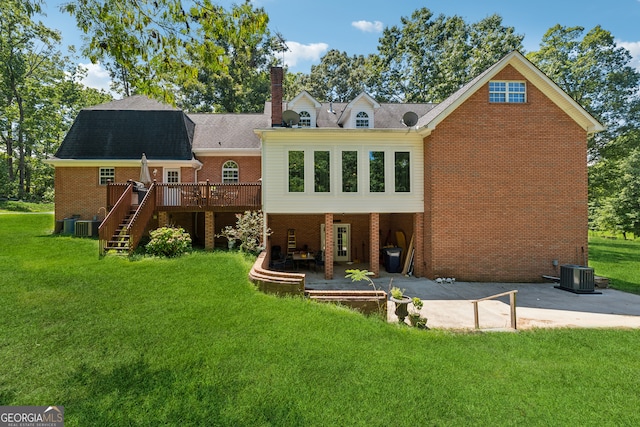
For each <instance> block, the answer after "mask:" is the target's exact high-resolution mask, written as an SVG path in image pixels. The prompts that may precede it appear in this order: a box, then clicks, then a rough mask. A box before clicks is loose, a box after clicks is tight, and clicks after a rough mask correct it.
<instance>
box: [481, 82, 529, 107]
mask: <svg viewBox="0 0 640 427" xmlns="http://www.w3.org/2000/svg"><path fill="white" fill-rule="evenodd" d="M489 102H496V103H517V104H521V103H525V102H527V85H526V84H525V83H524V82H500V81H493V82H489Z"/></svg>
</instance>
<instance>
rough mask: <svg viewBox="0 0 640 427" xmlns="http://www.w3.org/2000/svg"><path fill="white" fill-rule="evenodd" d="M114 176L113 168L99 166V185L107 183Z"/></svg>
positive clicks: (114, 170) (112, 179)
mask: <svg viewBox="0 0 640 427" xmlns="http://www.w3.org/2000/svg"><path fill="white" fill-rule="evenodd" d="M115 177H116V169H115V168H100V174H99V182H100V185H107V183H108V182H109V181H111V182H113V181H114V180H115Z"/></svg>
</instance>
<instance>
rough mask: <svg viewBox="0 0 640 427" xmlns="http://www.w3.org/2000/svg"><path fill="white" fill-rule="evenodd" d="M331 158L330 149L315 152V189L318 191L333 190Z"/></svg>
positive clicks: (326, 191)
mask: <svg viewBox="0 0 640 427" xmlns="http://www.w3.org/2000/svg"><path fill="white" fill-rule="evenodd" d="M329 158H330V157H329V152H328V151H314V152H313V170H314V179H313V182H314V185H313V191H315V192H316V193H328V192H330V191H331V182H330V176H331V170H330V167H329Z"/></svg>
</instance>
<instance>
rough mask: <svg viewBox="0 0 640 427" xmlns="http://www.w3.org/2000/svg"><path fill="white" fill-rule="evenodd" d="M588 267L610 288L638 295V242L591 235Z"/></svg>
mask: <svg viewBox="0 0 640 427" xmlns="http://www.w3.org/2000/svg"><path fill="white" fill-rule="evenodd" d="M589 266H590V267H593V269H594V271H595V273H596V274H597V275H598V276H604V277H607V278H609V283H610V286H611V287H612V288H615V289H620V290H622V291H626V292H632V293H634V294H640V241H637V240H624V239H621V238H620V239H618V238H605V237H599V236H597V235H591V236H590V237H589Z"/></svg>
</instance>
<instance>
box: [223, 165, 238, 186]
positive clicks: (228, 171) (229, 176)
mask: <svg viewBox="0 0 640 427" xmlns="http://www.w3.org/2000/svg"><path fill="white" fill-rule="evenodd" d="M222 182H223V183H224V184H237V183H238V182H240V168H238V164H237V163H236V162H234V161H233V160H229V161H226V162H225V163H224V165H222Z"/></svg>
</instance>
